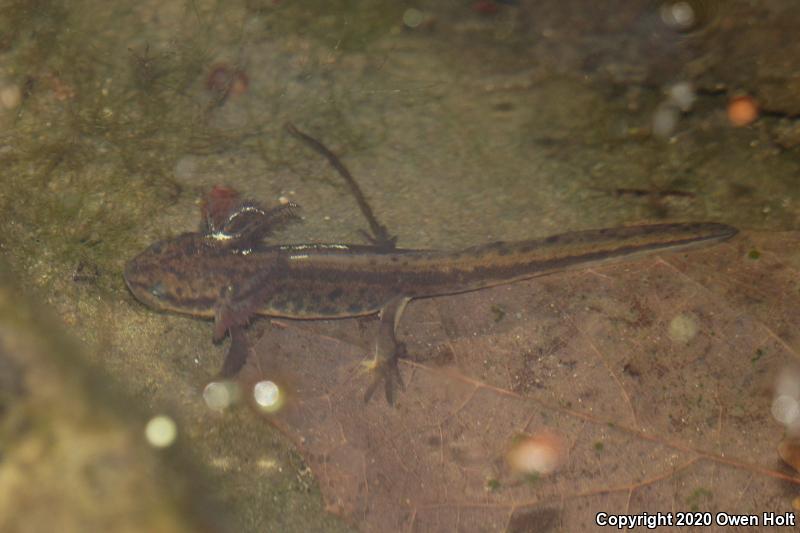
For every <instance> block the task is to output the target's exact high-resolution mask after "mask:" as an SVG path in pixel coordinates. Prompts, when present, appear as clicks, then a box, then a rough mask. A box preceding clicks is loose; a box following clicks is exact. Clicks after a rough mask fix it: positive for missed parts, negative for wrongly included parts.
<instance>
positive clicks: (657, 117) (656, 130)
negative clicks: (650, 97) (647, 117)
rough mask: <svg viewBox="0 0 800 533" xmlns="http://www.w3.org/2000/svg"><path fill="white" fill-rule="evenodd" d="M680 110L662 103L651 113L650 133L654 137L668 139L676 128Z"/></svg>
mask: <svg viewBox="0 0 800 533" xmlns="http://www.w3.org/2000/svg"><path fill="white" fill-rule="evenodd" d="M680 115H681V113H680V110H679V109H678V108H677V107H675V106H674V105H673V104H672V103H670V102H662V103H661V104H659V106H658V107H657V108H656V110H655V112H654V113H653V126H652V130H651V131H652V133H653V136H654V137H658V138H660V139H669V138H670V137H671V136H672V134H673V133H675V128H676V127H677V126H678V119H679V118H680Z"/></svg>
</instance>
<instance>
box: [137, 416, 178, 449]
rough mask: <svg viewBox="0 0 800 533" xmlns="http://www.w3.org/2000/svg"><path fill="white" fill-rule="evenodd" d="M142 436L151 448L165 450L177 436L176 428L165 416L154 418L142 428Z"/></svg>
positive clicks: (173, 422) (172, 421)
mask: <svg viewBox="0 0 800 533" xmlns="http://www.w3.org/2000/svg"><path fill="white" fill-rule="evenodd" d="M144 436H145V438H146V439H147V442H149V443H150V445H151V446H155V447H156V448H166V447H167V446H169V445H170V444H172V443H173V442H175V437H177V436H178V427H177V426H176V425H175V421H174V420H172V419H171V418H170V417H168V416H166V415H158V416H154V417H153V418H151V419H150V420H149V421H148V422H147V426H145V428H144Z"/></svg>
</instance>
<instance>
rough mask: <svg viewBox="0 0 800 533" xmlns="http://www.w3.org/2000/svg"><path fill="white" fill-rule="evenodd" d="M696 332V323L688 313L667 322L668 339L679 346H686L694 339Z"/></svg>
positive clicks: (697, 328) (697, 327)
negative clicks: (679, 344)
mask: <svg viewBox="0 0 800 533" xmlns="http://www.w3.org/2000/svg"><path fill="white" fill-rule="evenodd" d="M698 330H699V326H698V325H697V321H696V320H695V318H694V317H693V316H692V315H691V314H688V313H681V314H680V315H677V316H675V317H674V318H673V319H672V320H670V322H669V338H670V339H672V340H673V341H674V342H679V343H681V344H687V343H688V342H689V341H691V340H692V339H694V338H695V336H696V335H697V332H698Z"/></svg>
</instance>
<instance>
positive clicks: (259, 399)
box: [253, 380, 281, 410]
mask: <svg viewBox="0 0 800 533" xmlns="http://www.w3.org/2000/svg"><path fill="white" fill-rule="evenodd" d="M253 398H254V399H255V401H256V403H257V404H258V405H259V406H261V407H263V408H264V409H268V410H274V409H276V408H277V407H278V403H279V402H280V400H281V391H280V389H279V388H278V385H276V384H275V383H274V382H272V381H269V380H264V381H259V382H258V383H256V384H255V385H254V386H253Z"/></svg>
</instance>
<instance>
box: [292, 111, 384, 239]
mask: <svg viewBox="0 0 800 533" xmlns="http://www.w3.org/2000/svg"><path fill="white" fill-rule="evenodd" d="M286 130H287V131H288V132H289V133H291V134H292V135H294V136H295V137H297V138H298V139H300V140H301V141H303V142H305V143H306V144H307V145H309V146H310V147H311V148H313V149H314V151H316V152H317V153H319V154H322V155H323V156H325V158H326V159H327V160H328V162H329V163H330V164H331V166H332V167H333V168H335V169H336V171H337V172H338V173H339V175H341V176H342V178H344V181H345V183H347V186H348V187H350V192H351V193H352V194H353V196H354V197H355V199H356V203H358V207H359V209H361V213H362V214H363V215H364V218H366V219H367V222H368V223H369V227H370V229H371V231H372V235H369V234H368V233H367V232H365V231H363V230H362V232H361V233H362V234H364V236H365V237H366V238H367V240H369V241H370V242H372V244H375V245H376V246H380V247H383V248H389V249H392V248H394V247H395V243H396V242H397V236H390V235H389V232H388V231H387V230H386V226H384V225H383V224H381V223H380V222H378V219H377V218H375V214H374V213H373V212H372V208H370V206H369V203H368V202H367V199H366V197H365V196H364V193H362V192H361V188H360V187H359V186H358V183H356V180H355V179H354V178H353V175H352V174H350V171H349V170H347V167H345V166H344V164H343V163H342V162H341V161H340V160H339V158H338V157H336V154H334V153H333V152H331V151H330V150H329V149H328V148H327V147H326V146H325V145H324V144H322V143H321V142H320V141H318V140H316V139H315V138H313V137H311V136H310V135H308V134H306V133H303V132H302V131H300V130H298V129H297V128H296V127H295V126H294V124H292V123H291V122H287V123H286Z"/></svg>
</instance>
